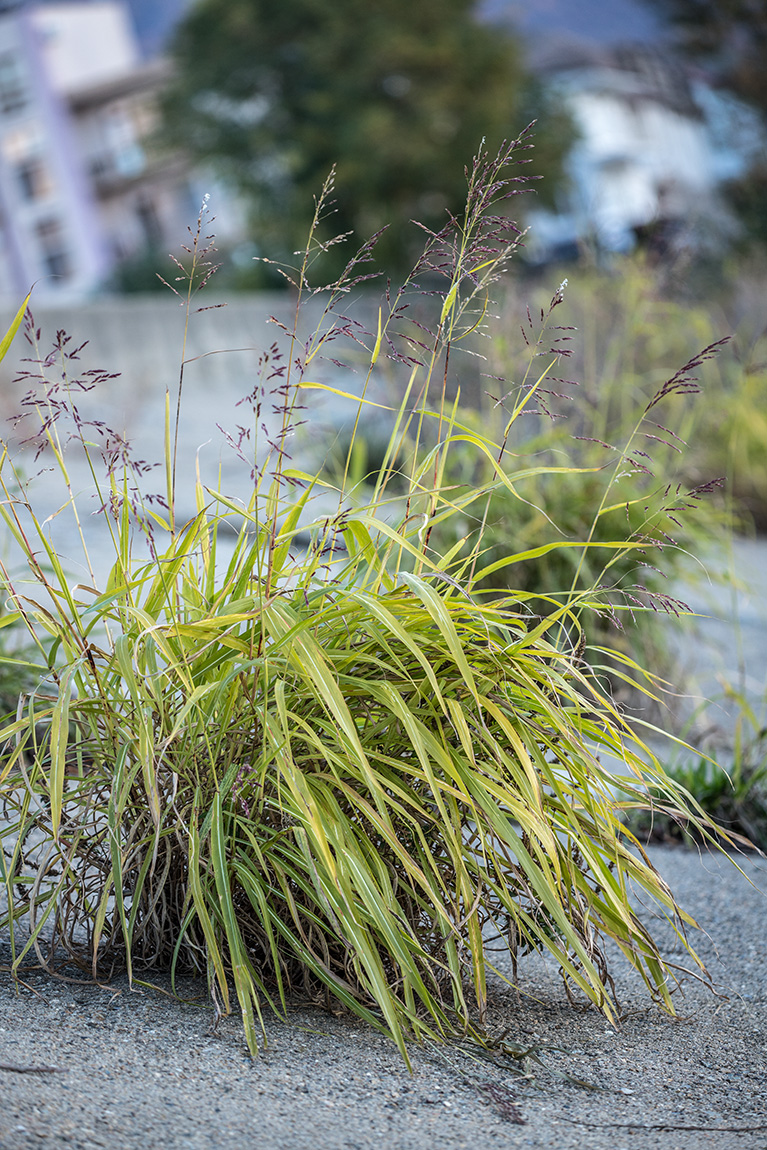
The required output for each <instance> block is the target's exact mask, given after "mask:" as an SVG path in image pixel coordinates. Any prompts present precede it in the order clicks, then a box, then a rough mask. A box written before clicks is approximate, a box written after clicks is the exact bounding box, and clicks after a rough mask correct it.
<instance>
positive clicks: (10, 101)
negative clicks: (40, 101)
mask: <svg viewBox="0 0 767 1150" xmlns="http://www.w3.org/2000/svg"><path fill="white" fill-rule="evenodd" d="M26 103H27V90H26V84H25V83H24V74H23V72H22V70H21V64H20V62H19V59H18V57H17V56H14V55H13V54H12V53H10V52H6V53H5V54H4V55H2V56H0V113H2V114H3V115H5V116H9V115H11V114H12V113H13V112H19V111H21V109H22V108H23V107H25V106H26Z"/></svg>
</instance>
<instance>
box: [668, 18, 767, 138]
mask: <svg viewBox="0 0 767 1150" xmlns="http://www.w3.org/2000/svg"><path fill="white" fill-rule="evenodd" d="M646 2H647V3H648V4H650V5H651V6H652V7H653V8H655V9H656V10H657V11H658V12H659V13H660V14H661V15H662V16H664V17H665V18H666V19H667V20H668V21H669V23H670V24H671V25H672V27H673V28H674V29H675V31H676V33H677V40H678V41H679V43H680V44H681V46H682V47H683V48H684V49H685V51H686V52H688V53H689V54H690V55H692V56H693V57H695V58H697V59H699V60H701V61H702V62H704V63H706V64H707V65H709V66H710V68H711V69H712V70H713V72H714V74H715V76H716V78H717V79H718V81H719V82H720V83H721V84H722V85H723V86H724V87H726V88H729V89H730V91H732V92H734V93H735V94H736V95H738V96H740V97H741V99H743V100H745V101H746V102H747V103H749V104H752V105H753V106H754V107H756V108H758V109H759V111H760V112H761V113H762V114H763V115H764V116H765V118H767V3H766V2H765V0H646Z"/></svg>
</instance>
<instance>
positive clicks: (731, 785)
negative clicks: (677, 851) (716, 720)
mask: <svg viewBox="0 0 767 1150" xmlns="http://www.w3.org/2000/svg"><path fill="white" fill-rule="evenodd" d="M726 695H727V698H728V699H729V701H730V702H731V703H732V702H734V703H736V705H737V715H736V719H735V728H734V732H733V738H732V742H731V744H730V745H729V746H726V747H725V748H724V749H722V750H721V751H719V752H717V760H718V761H716V760H714V759H713V758H712V757H711V756H710V755H707V754H702V753H700V752H699V753H697V754H696V753H695V752H694V750H693V748H692V747H682V748H678V749H677V752H676V754H675V755H674V757H673V758H672V760H671V761H670V762H669V763H668V765H667V767H666V772H667V774H668V775H669V776H670V777H671V778H673V779H674V781H675V782H676V783H678V785H679V786H680V787H682V788H684V792H685V794H686V795H687V796H688V798H689V801H690V806H691V807H692V808H693V809H694V810H696V811H698V812H699V813H702V814H704V815H705V816H706V818H707V819H709V820H711V821H712V822H714V823H716V825H717V826H718V827H721V828H723V829H724V830H725V832H726V836H725V840H724V841H725V842H726V841H727V839H732V837H735V838H737V839H738V840H740V841H739V843H738V845H739V846H744V845H745V846H751V847H756V849H757V850H761V851H767V725H765V723H764V721H763V716H762V718H761V719H760V718H759V716H758V715H757V714H756V712H755V711H754V708H753V706H752V705H751V703H750V702H749V701H748V699H747V698H746V697H745V695H744V694H743V693H742V692H738V691H735V690H734V689H733V688H731V687H728V688H727V692H726ZM626 823H627V826H628V827H629V828H630V829H631V831H632V833H633V834H634V835H636V836H637V838H639V839H641V840H642V841H650V842H666V843H683V844H685V845H692V844H697V843H700V842H701V841H702V837H701V834H700V831H699V829H698V827H697V826H696V825H695V822H694V820H693V821H690V820H689V819H688V818H687V817H686V816H685V815H684V813H682V812H680V811H679V810H678V809H669V808H668V807H667V805H666V804H665V801H664V799H663V797H662V795H661V794H660V793H659V792H658V791H657V790H652V793H651V795H650V802H649V804H648V805H647V806H646V807H645V808H642V809H636V810H631V809H630V810H628V811H627V814H626Z"/></svg>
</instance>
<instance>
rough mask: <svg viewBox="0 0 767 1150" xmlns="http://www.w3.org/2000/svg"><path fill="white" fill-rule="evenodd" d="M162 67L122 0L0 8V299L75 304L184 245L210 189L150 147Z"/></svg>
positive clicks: (10, 3)
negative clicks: (150, 254)
mask: <svg viewBox="0 0 767 1150" xmlns="http://www.w3.org/2000/svg"><path fill="white" fill-rule="evenodd" d="M167 67H168V66H167V63H166V62H165V61H163V60H161V59H159V60H152V61H149V62H145V61H142V59H141V56H140V52H139V46H138V43H137V39H136V36H135V32H134V29H133V26H132V22H131V18H130V14H129V11H128V9H127V6H126V4H125V3H124V0H72V2H64V3H55V4H49V5H46V4H44V3H38V2H36V0H26V2H24V0H0V296H6V297H12V298H16V299H18V298H19V297H22V296H23V295H24V294H25V293H26V292H27V291H28V290H29V288H30V287H31V285H32V284H33V283H35V284H36V288H35V295H36V297H37V298H38V299H42V298H48V299H52V298H57V299H68V300H71V299H80V298H83V297H86V296H88V295H90V294H92V293H93V292H94V291H95V290H97V289H98V288H99V286H100V285H102V284H103V283H104V282H105V281H107V280H108V278H109V276H110V274H111V273H112V272H113V271H114V269H115V267H116V266H117V265H118V264H119V263H120V262H121V261H124V260H126V259H129V258H131V257H136V256H139V255H140V254H141V253H143V252H145V251H148V250H152V249H155V250H156V249H157V248H159V247H166V248H167V249H168V250H177V249H178V247H179V244H180V243H182V242H184V239H185V237H187V236H188V233H187V231H186V229H187V227H188V226H189V225H190V224H193V223H194V221H195V219H196V217H197V213H198V211H199V207H200V202H201V198H202V194H203V192H204V191H205V190H207V186H206V185H204V184H203V177H201V175H200V174H199V173H198V172H195V171H193V170H192V169H191V168H190V165H189V163H188V161H187V160H186V158H185V157H184V156H183V155H181V154H179V153H176V154H173V153H170V152H168V151H167V150H161V149H160V148H158V147H157V146H155V145H154V144H153V142H152V136H153V132H154V130H155V128H156V125H157V105H158V97H159V94H160V92H161V90H162V86H163V83H164V81H165V79H166V76H167Z"/></svg>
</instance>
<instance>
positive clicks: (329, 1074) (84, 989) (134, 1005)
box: [0, 848, 767, 1150]
mask: <svg viewBox="0 0 767 1150" xmlns="http://www.w3.org/2000/svg"><path fill="white" fill-rule="evenodd" d="M650 855H651V857H652V860H653V862H654V863H655V865H656V866H657V867H658V869H659V870H660V871H661V873H662V874H663V875H664V876H665V877H666V878H667V880H668V881H669V882H670V884H671V886H672V889H673V891H674V894H675V895H676V897H677V898H678V900H679V901H680V902H681V904H682V905H683V906H684V907H685V908H686V909H688V910H689V911H690V912H691V913H692V914H694V915H695V916H696V918H697V919H698V921H699V922H700V925H701V927H702V928H703V929H704V931H706V932H707V934H700V935H698V936H697V942H696V946H697V948H698V950H699V952H700V953H701V955H702V957H704V959H705V960H706V962H707V964H708V966H709V969H710V972H711V975H712V978H713V979H714V982H715V984H716V993H715V994H714V993H712V992H711V991H710V990H709V989H708V988H706V987H705V986H704V985H702V984H701V983H700V982H699V981H696V980H695V979H693V978H690V977H686V978H683V990H682V992H681V993H680V994H678V995H677V996H676V1002H677V1009H678V1013H679V1017H678V1018H677V1019H676V1020H674V1019H669V1018H668V1017H666V1016H664V1015H661V1014H659V1013H658V1011H657V1010H656V1009H654V1008H653V1007H652V1004H651V1003H650V1002H649V999H648V996H647V994H646V992H645V990H644V988H643V986H642V984H641V981H640V979H639V978H638V976H636V974H634V973H633V972H632V971H631V970H630V969H629V968H628V966H627V964H626V963H625V962H623V961H622V960H620V959H618V960H616V966H615V973H616V982H617V986H618V991H619V993H620V996H621V999H622V1003H623V1008H624V1015H625V1016H624V1020H623V1022H622V1023H621V1026H620V1028H619V1029H618V1030H614V1029H612V1028H611V1027H610V1026H609V1025H607V1024H606V1022H605V1020H604V1019H603V1018H601V1017H600V1016H599V1015H598V1014H597V1013H596V1012H595V1011H594V1010H576V1009H573V1007H571V1006H570V1005H568V1003H567V1000H566V998H565V995H564V993H563V990H562V986H561V983H560V981H559V978H558V975H557V972H556V970H555V969H553V967H552V965H551V964H547V963H546V962H544V961H543V960H542V959H540V958H538V957H534V958H532V959H527V960H523V961H522V964H521V970H520V986H521V990H522V992H523V993H522V997H521V999H518V998H517V995H516V994H515V993H514V992H513V991H512V990H510V989H508V988H507V987H506V986H504V985H503V984H502V983H501V982H500V981H499V982H498V983H497V984H496V985H495V986H494V987H493V989H492V994H491V1010H490V1020H489V1021H490V1028H491V1030H492V1031H493V1032H494V1033H496V1032H497V1033H501V1032H502V1031H503V1030H505V1029H506V1028H508V1035H507V1038H508V1040H510V1041H511V1040H513V1041H516V1042H518V1043H520V1044H521V1045H522V1046H523V1047H527V1048H531V1047H532V1048H535V1049H537V1050H538V1052H539V1058H540V1063H536V1062H535V1061H534V1060H529V1061H528V1063H527V1071H528V1073H529V1075H530V1077H529V1078H526V1077H522V1076H519V1075H514V1074H511V1073H509V1072H506V1071H503V1070H500V1069H498V1068H497V1067H495V1066H491V1065H486V1064H483V1063H481V1062H477V1061H472V1060H471V1059H470V1058H468V1057H467V1056H465V1055H464V1054H461V1053H460V1052H458V1051H456V1050H454V1049H451V1048H445V1049H444V1050H439V1051H427V1050H423V1049H419V1048H415V1049H414V1050H413V1065H414V1073H413V1074H412V1075H410V1074H408V1072H407V1070H406V1069H405V1067H404V1066H403V1064H402V1062H401V1060H400V1058H399V1055H398V1054H397V1051H396V1049H395V1048H394V1046H393V1045H392V1043H390V1042H389V1041H388V1040H387V1039H385V1038H383V1037H381V1036H379V1035H377V1034H375V1033H371V1032H370V1031H369V1030H367V1029H366V1028H365V1027H364V1026H363V1025H362V1024H361V1023H359V1022H357V1021H356V1020H353V1019H350V1018H348V1017H334V1016H332V1015H329V1014H325V1013H323V1012H321V1011H318V1010H306V1009H302V1008H300V1007H298V1006H297V1007H296V1009H295V1010H294V1011H293V1012H292V1013H291V1016H290V1024H289V1025H285V1024H283V1023H280V1022H278V1021H276V1020H275V1019H273V1018H268V1019H267V1021H266V1025H267V1030H268V1034H269V1045H268V1049H267V1050H266V1051H265V1053H263V1054H262V1056H261V1057H260V1058H259V1059H258V1060H256V1061H252V1060H251V1059H250V1058H249V1057H248V1054H247V1050H246V1047H245V1044H244V1041H243V1039H242V1035H241V1030H240V1027H239V1024H238V1022H237V1020H236V1019H235V1018H231V1019H227V1020H224V1021H223V1022H222V1023H221V1025H220V1026H219V1028H218V1032H217V1033H216V1034H213V1033H211V1030H210V1024H211V1014H210V1011H209V1009H208V1008H207V1007H204V1006H203V1007H201V1006H199V1005H193V1004H183V1003H179V1002H177V1001H174V1000H173V999H172V998H170V997H168V996H166V995H163V994H161V993H159V992H157V991H150V990H147V991H146V992H144V993H139V992H134V993H130V992H129V991H128V990H127V987H126V983H125V981H124V980H123V979H118V980H116V981H115V983H114V984H113V986H111V987H110V988H105V989H99V988H98V987H93V986H88V985H76V984H67V983H62V982H56V981H52V980H50V979H48V978H46V977H43V976H42V975H39V974H33V975H31V976H28V977H26V976H25V982H26V985H25V986H21V987H20V988H19V992H18V994H17V993H16V991H15V990H14V987H13V984H12V982H11V980H10V978H9V976H8V975H7V974H0V1064H2V1068H0V1100H1V1101H0V1147H1V1148H2V1150H28V1148H33V1147H51V1148H53V1147H61V1146H66V1147H76V1148H78V1150H91V1148H93V1147H110V1148H117V1150H123V1148H125V1150H154V1148H155V1147H156V1148H158V1150H159V1148H160V1147H162V1148H174V1150H175V1148H179V1150H180V1148H182V1147H183V1148H187V1147H188V1148H190V1150H191V1148H194V1150H197V1148H200V1150H203V1148H205V1150H207V1148H217V1147H226V1148H228V1147H232V1148H235V1147H236V1148H238V1150H241V1148H247V1150H249V1148H251V1147H252V1148H253V1150H255V1148H258V1150H363V1148H365V1150H367V1148H374V1150H388V1148H390V1147H391V1148H393V1150H436V1148H437V1147H439V1148H440V1150H453V1148H455V1150H457V1148H458V1147H467V1148H468V1147H472V1148H473V1147H481V1148H484V1147H499V1148H501V1147H540V1148H544V1147H546V1148H549V1147H556V1148H562V1150H569V1148H575V1147H579V1148H580V1147H584V1148H585V1147H589V1148H590V1150H592V1148H593V1150H650V1148H654V1150H655V1148H657V1150H696V1148H698V1147H712V1148H713V1147H715V1148H716V1150H725V1148H727V1147H738V1148H742V1150H746V1148H748V1150H764V1148H767V1066H766V1063H767V964H766V963H765V955H766V954H767V861H765V860H763V859H760V858H753V857H752V858H748V859H743V858H741V859H740V860H739V862H740V865H741V866H742V868H743V870H744V871H745V874H746V876H747V877H744V875H743V874H741V873H739V871H738V870H736V868H735V867H734V866H733V865H732V863H731V862H730V861H728V859H727V858H724V857H722V856H720V855H717V854H705V855H703V856H699V855H698V854H697V853H696V852H694V851H690V852H688V851H684V850H682V849H665V848H652V849H651V850H650ZM748 879H751V880H752V882H753V884H755V885H751V884H750V883H749V881H748ZM652 925H653V930H654V931H656V932H657V934H658V936H659V937H661V938H663V939H664V940H665V945H666V953H667V955H671V956H672V958H673V959H674V960H677V961H679V962H680V963H682V964H683V965H684V954H683V951H682V949H681V946H680V945H679V943H678V941H675V939H674V937H673V935H672V934H671V932H670V930H669V928H668V927H667V925H666V924H665V923H664V922H663V921H655V922H654V923H653V924H652ZM6 958H7V955H6V956H4V958H3V957H0V961H4V960H5V959H6ZM200 990H201V992H202V993H203V995H204V987H202V988H200ZM541 1064H542V1065H541ZM31 1067H42V1068H47V1069H46V1070H45V1071H44V1072H42V1073H30V1072H29V1068H31ZM565 1075H567V1076H570V1077H569V1078H568V1077H565ZM572 1079H581V1080H584V1081H587V1082H588V1083H590V1084H591V1085H592V1086H594V1087H597V1089H587V1088H586V1087H579V1086H577V1085H575V1084H574V1082H573V1081H572Z"/></svg>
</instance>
